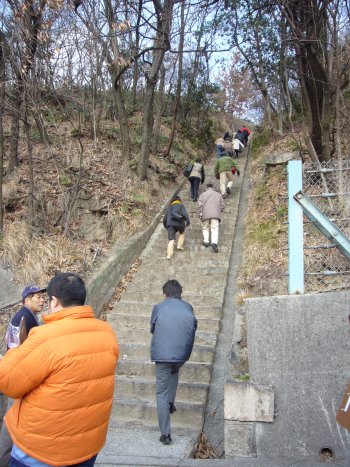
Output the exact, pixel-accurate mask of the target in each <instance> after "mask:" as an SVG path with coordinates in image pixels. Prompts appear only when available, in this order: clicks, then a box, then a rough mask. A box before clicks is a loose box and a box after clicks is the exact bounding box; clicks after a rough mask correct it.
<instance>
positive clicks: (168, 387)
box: [156, 362, 183, 436]
mask: <svg viewBox="0 0 350 467" xmlns="http://www.w3.org/2000/svg"><path fill="white" fill-rule="evenodd" d="M182 365H183V363H157V362H156V390H157V413H158V423H159V429H160V432H161V433H162V435H165V436H167V435H170V434H171V429H170V413H169V403H170V402H172V403H174V402H175V397H176V391H177V385H178V383H179V369H180V368H181V367H182Z"/></svg>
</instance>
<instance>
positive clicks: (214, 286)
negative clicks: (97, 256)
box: [128, 277, 226, 297]
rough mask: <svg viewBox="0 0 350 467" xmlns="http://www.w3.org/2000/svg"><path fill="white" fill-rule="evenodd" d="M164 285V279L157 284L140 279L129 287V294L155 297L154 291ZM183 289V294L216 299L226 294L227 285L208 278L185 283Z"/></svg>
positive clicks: (145, 278)
mask: <svg viewBox="0 0 350 467" xmlns="http://www.w3.org/2000/svg"><path fill="white" fill-rule="evenodd" d="M180 283H181V282H180ZM202 283H203V284H202ZM163 284H164V280H163V279H162V278H160V279H158V280H157V282H153V283H152V281H149V280H148V279H147V277H144V278H143V279H142V280H141V278H140V280H138V281H132V282H130V284H129V285H128V292H129V293H131V292H138V291H139V292H142V293H143V295H144V296H147V295H148V294H152V295H153V291H154V290H162V286H163ZM182 287H183V293H185V291H186V293H187V294H195V293H198V294H199V295H201V294H205V295H212V296H214V297H218V296H219V297H222V296H223V294H224V292H225V288H226V284H225V282H223V281H218V282H216V283H215V282H213V281H211V280H208V279H206V278H202V279H200V278H197V279H194V282H192V280H189V281H187V283H186V285H184V283H183V284H182Z"/></svg>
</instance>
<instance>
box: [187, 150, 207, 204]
mask: <svg viewBox="0 0 350 467" xmlns="http://www.w3.org/2000/svg"><path fill="white" fill-rule="evenodd" d="M188 180H189V182H190V184H191V198H192V201H197V199H198V192H199V185H200V184H203V183H204V180H205V172H204V167H203V165H202V159H200V158H197V159H196V161H195V163H194V164H193V166H192V171H191V173H190V176H189V177H188Z"/></svg>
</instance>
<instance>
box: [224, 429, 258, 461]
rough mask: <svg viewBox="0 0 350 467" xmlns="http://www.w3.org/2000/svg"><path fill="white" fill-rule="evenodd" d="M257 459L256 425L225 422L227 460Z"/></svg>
mask: <svg viewBox="0 0 350 467" xmlns="http://www.w3.org/2000/svg"><path fill="white" fill-rule="evenodd" d="M233 457H256V444H255V424H254V423H252V422H233V421H228V420H225V459H231V458H233Z"/></svg>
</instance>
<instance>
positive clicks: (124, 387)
mask: <svg viewBox="0 0 350 467" xmlns="http://www.w3.org/2000/svg"><path fill="white" fill-rule="evenodd" d="M180 371H181V370H180ZM180 375H181V373H180ZM208 389H209V384H204V383H188V382H186V381H181V382H180V383H179V386H178V388H177V393H176V400H177V401H178V400H179V401H182V402H190V401H192V400H195V401H197V402H199V403H202V404H205V403H206V399H207V396H208ZM115 392H116V395H118V394H119V395H121V394H123V395H127V396H128V397H132V398H136V397H138V395H140V394H142V396H143V397H154V398H155V397H156V380H155V378H154V379H152V380H149V379H146V378H143V377H137V376H134V377H128V376H123V375H117V379H116V385H115Z"/></svg>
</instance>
